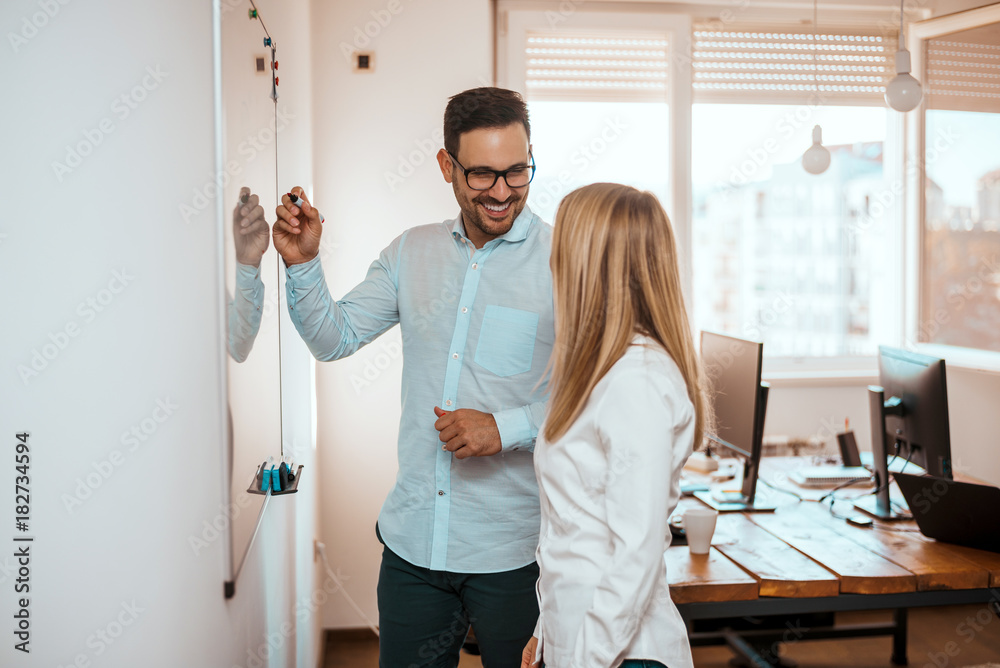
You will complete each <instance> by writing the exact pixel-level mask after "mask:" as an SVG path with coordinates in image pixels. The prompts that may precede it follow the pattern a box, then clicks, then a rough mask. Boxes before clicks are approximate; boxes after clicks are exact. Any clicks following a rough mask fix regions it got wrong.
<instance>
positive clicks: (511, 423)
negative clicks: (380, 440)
mask: <svg viewBox="0 0 1000 668" xmlns="http://www.w3.org/2000/svg"><path fill="white" fill-rule="evenodd" d="M551 247H552V228H551V227H550V226H549V225H547V224H546V223H544V222H542V221H541V220H540V219H539V218H538V217H537V216H535V215H534V214H533V213H532V212H531V211H530V210H529V209H528V207H525V208H524V210H523V211H522V212H521V214H520V215H519V216H518V217H517V218H516V219H515V220H514V224H513V226H512V227H511V229H510V231H509V232H507V234H505V235H503V236H501V237H498V238H496V239H493V240H491V241H489V242H487V243H486V244H485V245H484V246H483V247H482V248H480V249H477V248H476V247H475V246H474V245H473V243H472V242H471V241H470V240H469V238H468V237H467V236H466V235H465V230H464V228H463V225H462V221H461V216H459V217H458V218H456V219H454V220H449V221H445V222H443V223H438V224H434V225H424V226H421V227H415V228H412V229H410V230H407V231H406V232H404V233H403V234H402V235H401V236H399V237H398V238H396V239H395V240H394V241H393V242H392V243H391V244H389V246H388V248H386V249H385V250H384V251H382V253H381V255H379V258H378V259H377V260H375V262H373V263H372V265H371V267H370V268H369V269H368V276H367V277H366V278H365V280H364V281H363V282H362V283H361V284H360V285H358V286H357V287H355V288H354V289H353V290H351V291H350V292H349V293H347V295H346V296H345V297H344V298H343V299H341V300H340V301H333V300H332V299H331V298H330V294H329V292H328V290H327V286H326V282H325V280H324V277H323V269H322V266H321V265H320V261H319V258H317V259H314V260H312V261H310V262H306V263H304V264H300V265H293V266H291V267H289V268H288V269H287V277H288V280H287V282H286V290H287V294H288V307H289V313H290V315H291V319H292V322H293V323H294V324H295V328H296V329H297V330H298V332H299V334H301V335H302V338H303V339H304V340H305V342H306V344H307V345H308V346H309V349H310V350H311V351H312V353H313V355H315V356H316V358H317V359H319V360H322V361H328V360H335V359H340V358H342V357H346V356H348V355H351V354H352V353H354V352H355V351H356V350H358V349H359V348H360V347H361V346H363V345H366V344H368V343H370V342H371V341H373V340H374V339H375V338H376V337H378V336H379V335H380V334H382V333H383V332H385V331H386V330H387V329H389V328H390V327H392V326H393V325H395V324H396V323H399V325H400V332H401V334H402V341H403V391H402V404H403V405H402V416H401V417H400V422H399V442H398V456H399V473H398V475H397V476H396V484H395V485H394V486H393V488H392V491H390V492H389V496H388V498H387V499H386V501H385V504H384V505H383V506H382V511H381V513H380V514H379V531H380V533H381V535H382V539H383V540H384V541H385V544H386V545H387V546H388V547H389V549H391V550H392V551H393V552H395V553H396V554H398V555H400V556H401V557H403V558H404V559H406V560H407V561H409V562H410V563H412V564H415V565H417V566H421V567H424V568H430V569H433V570H442V571H451V572H458V573H495V572H500V571H509V570H513V569H516V568H520V567H522V566H525V565H527V564H529V563H532V562H533V561H534V560H535V548H536V546H537V544H538V527H539V522H540V519H539V510H538V485H537V483H536V481H535V473H534V469H533V462H532V451H533V449H534V443H535V436H536V435H537V434H538V429H539V427H540V426H541V423H542V420H543V417H544V412H545V400H546V398H547V384H546V382H544V381H542V375H543V373H544V371H545V367H546V365H547V364H548V359H549V355H550V354H551V352H552V344H553V339H554V330H553V322H552V275H551V272H550V270H549V252H550V250H551ZM434 406H440V407H441V408H443V409H444V410H446V411H452V410H456V409H459V408H473V409H476V410H479V411H483V412H486V413H492V414H493V417H494V418H495V419H496V423H497V427H498V428H499V431H500V439H501V442H502V447H503V450H502V452H501V453H500V454H497V455H493V456H491V457H469V458H466V459H456V458H455V457H454V456H453V454H452V453H451V452H448V451H445V450H442V448H441V445H442V443H441V441H440V440H439V438H438V431H437V430H436V429H435V428H434V422H435V421H436V420H437V418H436V416H435V415H434V410H433V409H434Z"/></svg>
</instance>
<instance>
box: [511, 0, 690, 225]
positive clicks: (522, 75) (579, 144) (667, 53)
mask: <svg viewBox="0 0 1000 668" xmlns="http://www.w3.org/2000/svg"><path fill="white" fill-rule="evenodd" d="M504 16H505V17H507V21H506V22H507V32H508V39H507V40H505V41H504V42H503V46H504V49H506V52H505V54H502V57H501V63H502V64H503V67H501V76H500V80H501V82H502V85H507V86H509V87H511V88H514V89H515V90H519V91H521V92H522V94H524V96H525V99H526V100H527V102H528V110H529V113H530V115H531V129H532V132H531V135H532V150H533V154H534V157H535V161H536V163H537V164H538V171H537V173H536V175H535V180H534V182H533V183H532V186H531V191H530V194H529V198H528V204H529V206H531V208H532V210H533V211H534V212H535V213H537V214H538V215H539V216H541V217H542V219H544V220H546V221H549V222H554V220H555V214H556V210H557V208H558V205H559V202H560V201H561V200H562V198H563V196H565V195H566V194H567V193H569V192H570V191H572V190H574V189H575V188H578V187H580V186H583V185H586V184H588V183H596V182H600V181H615V182H620V183H627V184H629V185H632V186H635V187H637V188H641V189H644V190H649V191H651V192H653V193H655V194H656V196H657V197H658V198H659V199H660V202H661V203H662V204H663V205H664V207H665V208H666V209H667V211H668V212H669V211H670V210H671V208H672V207H673V205H674V203H675V201H676V190H677V189H678V188H677V187H675V185H674V179H673V178H672V176H671V174H672V170H671V164H673V162H674V157H673V155H674V154H673V152H674V151H675V150H676V140H674V139H673V137H674V136H675V133H676V132H677V129H676V125H675V119H673V118H672V117H671V114H670V108H671V102H672V96H676V95H677V91H678V88H677V85H676V82H674V81H671V77H672V69H673V68H672V66H671V56H672V55H676V54H677V53H678V48H679V47H678V44H677V42H680V44H681V45H683V44H684V43H686V41H687V36H688V34H689V31H690V23H689V22H688V21H687V19H686V17H677V16H671V15H665V14H657V15H649V14H641V13H639V14H624V13H613V14H607V13H603V12H588V11H575V12H572V13H569V14H567V15H565V16H563V15H561V14H558V13H553V12H532V11H523V10H512V11H509V12H506V13H505V14H504ZM678 35H679V36H681V38H682V39H680V40H677V39H676V38H675V36H678ZM675 60H676V59H675ZM679 90H689V87H687V86H683V85H682V86H681V87H680V89H679ZM685 179H686V176H685ZM677 222H678V221H675V224H676V223H677ZM679 222H681V224H682V225H683V226H684V227H686V225H687V223H686V222H685V221H679Z"/></svg>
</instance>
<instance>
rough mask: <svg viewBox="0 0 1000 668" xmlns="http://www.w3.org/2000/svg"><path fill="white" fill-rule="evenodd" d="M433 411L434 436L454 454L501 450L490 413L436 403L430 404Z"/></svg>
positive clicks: (462, 455)
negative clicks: (445, 406)
mask: <svg viewBox="0 0 1000 668" xmlns="http://www.w3.org/2000/svg"><path fill="white" fill-rule="evenodd" d="M434 414H435V415H437V417H438V419H437V422H435V423H434V428H435V429H437V430H438V432H439V433H438V438H440V439H441V442H443V443H444V449H445V450H448V451H449V452H452V453H454V454H455V457H456V458H458V459H465V458H466V457H489V456H490V455H495V454H497V453H499V452H500V450H502V445H501V443H500V430H499V429H497V422H496V420H494V419H493V415H492V414H490V413H483V412H480V411H477V410H473V409H471V408H459V409H458V410H457V411H451V412H449V411H444V410H441V408H439V407H438V406H435V407H434Z"/></svg>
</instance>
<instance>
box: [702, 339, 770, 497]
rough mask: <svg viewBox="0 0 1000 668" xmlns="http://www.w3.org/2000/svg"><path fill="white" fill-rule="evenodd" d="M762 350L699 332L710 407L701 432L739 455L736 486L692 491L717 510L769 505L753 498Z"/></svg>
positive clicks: (760, 431)
mask: <svg viewBox="0 0 1000 668" xmlns="http://www.w3.org/2000/svg"><path fill="white" fill-rule="evenodd" d="M763 354H764V345H763V344H762V343H758V342H756V341H748V340H745V339H738V338H736V337H732V336H725V335H723V334H714V333H712V332H702V333H701V362H702V366H703V368H704V370H705V377H706V381H707V383H708V386H709V396H710V397H711V401H712V412H713V413H714V426H713V428H712V429H710V430H709V431H708V432H707V434H706V438H707V439H708V440H709V441H710V442H711V443H712V444H713V445H715V446H721V447H722V448H724V449H726V450H729V451H731V452H732V453H733V454H736V455H738V456H739V457H740V458H741V459H742V460H743V480H742V483H741V487H740V491H739V492H727V493H720V492H712V493H711V494H708V493H705V494H698V495H697V496H698V498H700V499H701V500H702V501H705V503H708V504H709V505H711V506H713V507H715V508H717V509H718V510H765V511H766V510H774V506H773V505H771V504H762V503H760V502H759V501H758V500H757V499H756V494H757V471H758V467H759V466H760V457H761V450H762V441H763V437H764V415H765V411H766V409H767V385H766V384H764V383H761V382H760V373H761V363H762V360H763Z"/></svg>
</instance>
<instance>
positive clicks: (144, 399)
mask: <svg viewBox="0 0 1000 668" xmlns="http://www.w3.org/2000/svg"><path fill="white" fill-rule="evenodd" d="M297 1H298V4H299V5H300V8H301V9H302V10H303V12H302V13H303V14H305V13H306V10H307V7H308V5H307V2H306V0H297ZM233 5H236V8H235V10H234V11H235V12H243V13H244V16H245V7H243V6H239V4H238V3H233ZM46 11H48V14H46V13H45V12H46ZM262 11H266V8H264V7H262ZM289 21H291V19H290V20H289ZM276 23H279V22H277V21H276ZM0 26H2V27H3V28H4V30H3V33H4V34H5V35H6V37H7V38H6V39H5V40H4V44H3V45H2V46H0V67H2V69H3V71H4V72H7V73H8V80H7V85H6V86H5V89H6V90H7V91H8V98H9V102H10V103H9V104H7V105H6V106H5V109H4V112H3V116H2V121H0V122H2V133H3V136H4V151H3V154H4V161H3V166H2V167H0V184H2V185H0V188H2V191H3V194H4V198H3V199H4V202H5V205H6V206H7V212H6V215H5V216H4V217H3V220H2V222H0V280H2V282H3V285H4V289H3V291H2V292H0V313H2V314H3V315H2V316H0V350H2V351H3V366H2V369H0V407H2V408H0V434H2V441H3V443H4V447H3V448H2V449H0V451H2V452H3V453H4V454H3V455H2V456H0V460H2V461H3V465H4V470H6V471H7V473H6V475H7V476H8V478H7V480H8V485H7V489H8V490H10V485H11V483H12V482H13V481H12V480H11V478H10V476H11V475H12V469H13V466H14V455H13V450H14V448H13V442H14V434H15V432H18V431H21V430H26V431H29V432H31V437H30V442H31V445H32V459H31V490H32V494H31V531H30V534H31V535H33V536H34V537H35V542H34V543H33V545H32V548H31V549H32V561H31V591H30V611H31V621H32V626H31V631H32V637H31V650H32V651H31V654H30V655H23V654H21V653H19V652H15V651H14V650H13V647H12V645H13V642H11V640H12V636H11V631H12V629H13V614H14V600H13V599H14V596H13V586H14V584H15V583H14V578H15V577H16V576H15V574H14V571H13V570H12V567H13V566H14V565H15V564H14V561H13V559H12V558H11V556H10V555H11V554H12V553H13V548H12V547H11V546H12V545H13V543H12V541H11V537H12V535H13V534H14V533H15V531H14V529H13V526H12V525H13V518H12V515H13V508H12V505H13V495H12V493H11V492H12V491H13V490H10V492H8V493H5V494H4V495H3V498H4V503H3V512H2V517H3V518H4V521H3V524H4V527H5V529H4V531H3V534H2V537H0V541H3V543H4V547H3V549H2V551H0V555H2V556H0V589H2V591H3V594H2V595H0V618H2V619H4V620H6V621H5V622H4V623H3V626H2V627H0V628H2V629H3V633H4V636H5V638H6V639H7V640H6V641H5V642H4V643H3V646H2V647H0V665H4V666H31V667H34V666H64V665H65V666H68V665H72V664H73V663H74V662H76V664H77V665H92V666H129V667H131V666H140V665H141V666H154V667H159V666H173V665H190V666H242V665H258V664H256V663H255V657H258V656H264V655H267V654H270V655H271V659H270V661H269V665H271V666H293V665H294V666H309V667H310V668H311V667H312V666H314V665H315V662H316V642H317V641H318V635H317V633H316V627H317V623H318V617H317V616H316V615H314V614H309V612H308V604H307V603H306V604H305V605H304V606H303V601H308V598H309V596H310V595H311V594H312V590H313V586H314V585H313V573H314V571H313V568H314V567H313V561H312V545H311V540H310V537H311V535H312V532H313V528H314V524H315V520H316V512H315V503H316V487H315V484H316V481H317V477H316V476H315V466H312V462H313V458H314V457H313V455H312V452H311V449H310V447H309V445H311V444H310V442H309V441H310V436H311V428H312V425H311V419H310V418H311V416H310V414H309V406H310V398H311V393H310V390H309V386H308V382H307V380H308V375H309V373H310V364H309V362H308V358H307V357H306V356H305V354H304V351H303V350H301V349H298V350H296V349H295V348H294V347H292V348H290V349H289V351H288V356H287V357H286V360H287V364H286V366H287V367H288V368H289V370H290V374H291V376H290V381H289V384H290V386H291V387H290V391H291V392H292V397H293V399H294V400H296V401H297V403H298V404H299V409H298V410H297V411H292V412H291V413H289V414H287V415H286V432H287V435H286V441H288V442H293V443H297V444H302V445H304V446H305V447H304V449H303V455H302V457H301V458H300V460H304V461H305V462H306V463H307V464H308V465H310V468H309V469H307V471H308V472H309V475H307V477H306V478H304V482H303V486H302V491H300V492H299V494H298V495H296V497H286V498H285V499H280V498H279V499H275V500H273V501H272V504H271V507H270V508H269V512H268V514H267V516H266V517H265V521H264V523H263V526H262V529H261V534H260V536H259V544H258V545H257V547H256V548H255V550H254V551H253V552H252V553H251V555H250V558H249V560H248V563H247V572H246V574H245V576H244V577H243V578H241V580H240V581H239V583H238V584H237V594H236V597H235V598H234V599H232V600H230V601H228V602H227V601H226V600H225V599H224V597H223V593H222V583H223V580H224V579H225V576H226V572H227V570H228V568H227V563H226V561H225V551H224V549H223V545H224V540H223V539H221V538H211V537H209V540H208V541H207V542H208V545H207V547H204V548H202V549H200V550H199V551H197V552H196V551H195V550H194V549H192V547H191V542H190V541H191V539H192V538H193V537H204V536H205V534H203V533H202V532H203V530H204V523H205V522H206V521H208V522H212V521H214V520H216V518H218V517H219V516H220V514H223V510H224V509H222V508H221V504H222V498H223V493H222V484H221V480H222V468H223V457H222V447H223V443H222V439H223V432H224V429H223V420H224V404H223V401H222V399H223V392H222V388H223V385H224V382H225V380H224V378H223V376H222V373H221V369H222V368H223V364H222V355H223V354H224V353H223V349H222V347H221V341H222V336H223V333H222V332H221V331H220V327H219V325H220V318H219V315H218V314H219V309H220V307H221V299H220V298H219V294H218V287H219V286H218V276H219V272H220V271H221V269H220V257H221V253H220V250H221V249H220V248H219V245H218V242H217V239H218V232H217V230H218V227H217V226H218V225H219V224H220V222H221V221H219V220H218V219H217V217H216V216H215V212H214V209H211V210H208V211H207V212H206V213H205V214H203V215H202V216H200V217H199V218H198V219H197V220H192V221H191V222H190V223H187V224H186V223H185V222H184V221H183V220H182V218H181V216H180V214H179V209H178V206H179V204H181V203H185V202H190V200H191V197H192V189H194V188H201V187H203V186H204V185H205V184H206V183H208V182H210V181H211V179H212V177H213V173H214V168H215V163H214V157H215V136H214V135H215V132H214V126H213V120H212V119H213V107H214V100H213V66H212V62H213V60H212V46H213V32H212V14H211V5H210V3H205V2H200V1H198V0H181V1H180V2H174V3H170V4H169V5H162V4H153V3H136V2H131V1H129V0H92V1H91V2H87V3H72V2H65V0H63V2H38V1H37V0H30V1H29V0H12V1H9V2H5V3H3V5H2V9H0ZM269 27H271V28H272V30H276V29H277V28H278V26H274V27H272V26H269ZM11 35H14V36H15V37H14V38H13V39H12V38H11ZM300 39H301V40H302V42H303V43H302V44H301V47H300V48H301V51H302V54H303V56H304V57H303V62H306V63H307V62H308V56H307V54H308V52H309V45H308V35H306V36H305V37H301V38H300ZM289 51H294V48H290V49H289ZM288 64H289V69H290V70H291V71H292V72H294V71H295V67H294V66H293V64H292V62H291V61H289V63H288ZM283 65H284V63H283ZM150 72H154V73H156V75H155V77H154V76H153V75H151V74H150ZM300 78H302V79H305V80H308V69H307V68H306V69H305V70H304V74H303V75H302V77H300ZM301 91H302V92H301V93H300V95H303V96H305V95H307V88H306V87H305V86H304V85H303V87H302V88H301ZM122 95H125V96H127V98H126V100H124V101H122V100H121V96H122ZM303 99H305V100H306V103H305V106H306V107H308V98H307V97H305V98H303ZM116 100H118V101H117V102H116ZM126 102H127V103H128V104H131V105H132V106H131V107H130V106H126ZM132 107H134V108H132ZM126 112H127V113H126ZM306 114H307V121H306V122H305V123H304V124H303V127H302V129H301V130H300V131H299V132H300V134H299V140H300V141H301V142H305V141H306V135H307V132H308V126H309V123H308V110H306ZM68 147H75V149H74V150H76V151H77V152H78V153H79V154H83V155H82V156H81V157H79V158H72V157H71V158H70V161H69V162H68V161H67V157H66V154H67V151H68V150H69V149H68ZM296 161H298V162H299V163H301V164H303V165H304V166H303V167H302V170H303V173H305V175H306V177H308V176H309V175H308V165H309V160H308V154H307V153H305V154H302V155H299V156H297V157H291V156H290V157H289V158H288V162H289V163H292V162H296ZM55 162H59V163H67V162H68V164H69V169H68V171H66V170H62V169H58V168H57V169H54V167H53V163H55ZM272 217H273V216H272ZM115 272H118V275H119V276H123V277H124V279H122V278H119V279H118V280H115V276H116V273H115ZM91 299H93V300H96V301H97V304H98V305H97V306H96V307H91V306H88V305H87V302H88V300H91ZM81 305H82V306H81ZM98 308H99V309H100V310H99V311H98V310H97V309H98ZM36 351H37V352H38V353H39V355H47V356H48V358H49V359H45V358H44V357H37V358H36V360H35V362H36V364H37V366H38V367H39V369H40V371H39V372H38V374H37V375H25V377H23V378H22V375H21V373H19V367H26V368H30V366H31V364H32V360H33V357H35V352H36ZM158 403H161V404H162V405H167V406H169V407H170V408H169V414H168V412H167V411H166V410H164V409H162V408H161V409H158V408H157V406H158ZM303 407H304V408H303ZM133 427H135V428H137V429H139V430H140V433H142V437H143V440H142V441H138V440H137V441H135V447H134V448H132V447H131V444H132V443H133V442H132V441H128V440H123V436H122V435H123V433H124V432H128V431H129V430H131V429H132V428H133ZM143 429H145V430H146V431H145V433H143V432H142V431H141V430H143ZM116 453H117V454H116ZM112 462H113V463H112ZM101 472H103V474H102V473H101ZM88 480H89V481H91V482H92V488H87V487H85V486H86V485H87V482H88ZM307 483H308V484H307ZM77 490H80V492H81V494H80V495H81V496H86V498H83V499H82V501H81V503H80V504H79V505H77V504H73V505H72V507H71V508H67V499H69V498H70V497H71V495H74V494H76V493H77ZM88 493H89V494H88ZM131 610H134V611H135V612H130V611H131ZM303 610H304V612H300V611H303ZM297 613H298V614H297ZM124 622H128V623H127V624H126V625H124V626H122V625H121V624H123V623H124ZM286 622H287V623H288V624H289V626H288V627H284V628H283V627H282V624H283V623H286ZM286 629H287V631H286ZM99 631H100V632H101V633H106V634H107V636H106V637H107V638H108V640H101V639H100V636H99V635H98V632H99ZM268 641H270V642H271V646H270V647H269V646H268V644H267V643H268ZM248 652H249V654H248Z"/></svg>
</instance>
